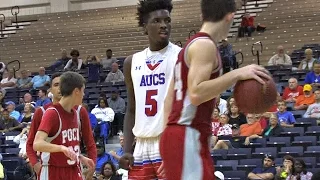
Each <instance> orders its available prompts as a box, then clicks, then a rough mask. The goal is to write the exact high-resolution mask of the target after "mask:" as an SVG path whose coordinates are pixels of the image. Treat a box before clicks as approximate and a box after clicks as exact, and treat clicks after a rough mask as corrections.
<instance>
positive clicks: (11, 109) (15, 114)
mask: <svg viewBox="0 0 320 180" xmlns="http://www.w3.org/2000/svg"><path fill="white" fill-rule="evenodd" d="M6 106H7V107H6V108H7V110H8V112H9V116H10V117H12V118H14V119H15V120H18V119H19V117H20V113H19V112H18V111H16V110H15V107H16V104H15V103H14V102H13V101H8V102H6Z"/></svg>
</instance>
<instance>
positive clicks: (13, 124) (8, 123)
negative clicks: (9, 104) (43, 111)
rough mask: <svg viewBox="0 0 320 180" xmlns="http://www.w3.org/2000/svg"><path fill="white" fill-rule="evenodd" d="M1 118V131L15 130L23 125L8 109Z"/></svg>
mask: <svg viewBox="0 0 320 180" xmlns="http://www.w3.org/2000/svg"><path fill="white" fill-rule="evenodd" d="M0 118H1V119H0V133H5V132H9V131H14V130H16V129H20V128H21V127H22V126H21V125H20V123H19V122H18V121H17V120H15V119H14V118H12V117H10V116H9V111H8V110H6V109H4V110H3V111H2V117H0Z"/></svg>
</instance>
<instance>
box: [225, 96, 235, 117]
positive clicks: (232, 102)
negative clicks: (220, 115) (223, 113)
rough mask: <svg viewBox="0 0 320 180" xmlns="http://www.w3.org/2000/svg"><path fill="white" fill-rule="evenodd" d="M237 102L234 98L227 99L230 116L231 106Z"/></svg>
mask: <svg viewBox="0 0 320 180" xmlns="http://www.w3.org/2000/svg"><path fill="white" fill-rule="evenodd" d="M235 102H236V101H235V99H234V97H233V96H230V97H229V98H228V99H227V113H228V114H229V113H230V112H231V110H230V108H231V105H232V104H234V103H235Z"/></svg>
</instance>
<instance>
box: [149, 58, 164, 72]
mask: <svg viewBox="0 0 320 180" xmlns="http://www.w3.org/2000/svg"><path fill="white" fill-rule="evenodd" d="M162 61H163V60H158V61H157V60H147V61H146V63H147V66H148V68H149V69H150V70H151V71H153V70H155V69H156V68H157V67H158V66H159V65H160V64H161V63H162ZM152 64H153V65H152Z"/></svg>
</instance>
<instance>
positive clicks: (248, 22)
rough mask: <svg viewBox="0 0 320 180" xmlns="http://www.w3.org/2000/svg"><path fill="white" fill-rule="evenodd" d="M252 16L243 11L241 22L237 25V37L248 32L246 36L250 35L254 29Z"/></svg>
mask: <svg viewBox="0 0 320 180" xmlns="http://www.w3.org/2000/svg"><path fill="white" fill-rule="evenodd" d="M255 29H256V28H255V26H254V18H253V17H252V16H250V14H249V13H245V14H244V15H243V17H242V20H241V24H240V27H239V35H238V36H239V37H244V34H245V33H248V36H249V37H251V34H252V32H254V31H255Z"/></svg>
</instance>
